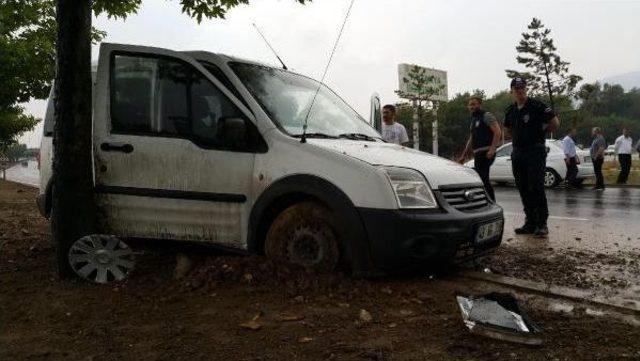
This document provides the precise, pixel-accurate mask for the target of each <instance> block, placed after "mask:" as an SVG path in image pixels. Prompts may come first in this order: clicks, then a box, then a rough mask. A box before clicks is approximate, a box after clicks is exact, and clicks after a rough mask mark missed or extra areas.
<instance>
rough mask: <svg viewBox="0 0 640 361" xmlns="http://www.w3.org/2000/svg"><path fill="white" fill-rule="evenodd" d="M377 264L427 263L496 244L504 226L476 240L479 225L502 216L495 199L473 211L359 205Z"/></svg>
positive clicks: (396, 266)
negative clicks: (362, 206) (494, 235)
mask: <svg viewBox="0 0 640 361" xmlns="http://www.w3.org/2000/svg"><path fill="white" fill-rule="evenodd" d="M359 211H360V215H361V217H362V220H363V222H364V226H365V229H366V232H367V235H368V238H369V246H370V254H371V258H372V261H373V264H374V266H375V267H376V268H379V269H381V270H384V271H392V270H400V269H405V268H413V267H430V266H437V265H441V264H448V263H451V262H461V261H465V260H469V259H473V258H475V257H478V256H480V255H482V254H484V253H486V252H488V251H490V250H492V249H495V248H496V247H498V246H499V245H500V243H501V241H502V234H503V231H504V229H502V230H500V234H499V235H498V236H496V237H494V238H492V239H489V240H486V241H483V242H482V243H480V244H476V242H475V239H476V232H477V230H478V228H479V226H480V225H482V224H486V223H489V222H492V221H496V220H502V224H503V228H504V215H503V211H502V208H501V207H499V206H497V205H496V204H494V203H490V204H489V205H488V206H487V207H485V208H484V209H481V210H477V211H473V212H461V211H457V210H451V209H449V210H398V209H395V210H391V209H386V210H385V209H371V208H359Z"/></svg>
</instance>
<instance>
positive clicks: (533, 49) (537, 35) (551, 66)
mask: <svg viewBox="0 0 640 361" xmlns="http://www.w3.org/2000/svg"><path fill="white" fill-rule="evenodd" d="M527 29H528V32H524V33H522V39H521V40H520V42H519V43H518V45H517V46H516V50H517V52H518V55H517V57H516V60H517V62H518V63H519V64H522V65H524V67H525V68H526V69H527V70H526V71H523V72H521V71H516V70H506V72H507V76H509V77H510V78H514V77H518V76H519V77H522V78H525V79H527V82H528V84H529V86H528V87H529V89H530V92H531V94H532V95H537V96H541V95H542V94H546V95H547V97H548V99H549V101H550V102H551V105H552V106H554V105H555V99H554V97H555V96H556V95H571V94H572V92H573V91H574V90H575V88H576V86H577V85H578V83H579V82H580V81H581V80H582V77H580V76H578V75H574V74H570V73H569V65H570V63H569V62H567V61H564V60H562V59H561V58H560V55H558V53H557V50H558V49H557V48H556V46H555V44H554V42H553V39H552V38H551V29H548V28H546V27H545V26H544V24H542V21H540V20H539V19H536V18H533V20H531V23H530V24H529V25H528V26H527Z"/></svg>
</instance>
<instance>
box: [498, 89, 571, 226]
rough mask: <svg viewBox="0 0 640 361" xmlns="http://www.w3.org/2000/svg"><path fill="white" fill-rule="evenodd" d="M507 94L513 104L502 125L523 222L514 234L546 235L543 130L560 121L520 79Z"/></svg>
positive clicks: (558, 123) (556, 126)
mask: <svg viewBox="0 0 640 361" xmlns="http://www.w3.org/2000/svg"><path fill="white" fill-rule="evenodd" d="M511 94H512V95H513V97H514V98H515V103H513V104H511V105H510V106H509V107H508V108H507V110H506V111H505V115H504V126H505V128H507V129H508V130H509V131H510V132H511V137H512V139H513V153H511V164H512V170H513V177H514V178H515V180H516V186H517V187H518V191H519V192H520V198H521V199H522V205H523V206H524V214H525V217H526V219H525V223H524V225H523V226H522V227H520V228H516V229H515V232H516V234H535V235H536V236H546V235H547V234H549V229H548V227H547V218H549V209H548V207H547V196H546V194H545V193H544V174H545V169H546V163H547V147H546V144H545V133H546V132H553V131H554V130H556V129H557V128H558V126H559V125H560V121H559V120H558V117H557V116H556V114H555V112H554V111H553V109H551V108H550V107H548V106H547V105H546V104H544V103H543V102H541V101H538V100H535V99H531V98H529V97H527V83H526V81H525V80H524V79H523V78H519V77H517V78H514V79H513V80H511Z"/></svg>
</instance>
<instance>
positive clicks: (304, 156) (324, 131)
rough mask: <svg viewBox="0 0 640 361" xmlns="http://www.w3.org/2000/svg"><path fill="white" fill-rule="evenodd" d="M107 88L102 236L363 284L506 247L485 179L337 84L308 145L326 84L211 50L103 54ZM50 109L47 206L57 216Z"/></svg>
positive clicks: (100, 69)
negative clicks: (394, 138) (412, 145)
mask: <svg viewBox="0 0 640 361" xmlns="http://www.w3.org/2000/svg"><path fill="white" fill-rule="evenodd" d="M93 87H94V88H93V96H94V103H93V152H94V175H95V177H94V178H95V192H96V194H97V200H98V206H99V208H100V211H101V224H100V227H101V229H100V231H101V233H103V234H109V235H114V236H116V237H118V238H119V239H126V238H144V239H170V240H180V241H195V242H204V243H211V244H215V245H218V246H223V247H229V248H233V249H237V250H242V251H247V252H250V253H266V254H267V255H268V256H271V257H274V258H277V259H281V260H284V261H287V262H291V263H294V264H300V265H303V266H309V267H316V268H320V269H325V270H331V269H334V268H335V267H337V266H339V265H340V266H343V267H345V268H346V269H348V270H350V271H351V272H353V273H356V274H369V273H371V272H377V271H381V270H382V271H389V270H394V269H398V268H405V267H407V266H413V265H429V264H434V263H435V262H445V261H451V260H453V259H454V258H456V259H467V258H470V257H474V256H477V255H479V254H480V253H482V252H484V251H487V250H490V249H492V248H495V247H497V246H498V245H499V244H500V242H501V238H502V231H503V213H502V209H501V208H500V207H499V206H497V205H496V204H495V203H493V202H491V201H490V200H489V199H488V197H487V196H486V194H485V191H484V189H483V187H482V182H481V181H480V178H479V177H478V175H477V174H476V173H475V172H474V171H473V170H471V169H468V168H466V167H463V166H460V165H458V164H456V163H453V162H451V161H448V160H445V159H442V158H438V157H435V156H432V155H429V154H426V153H422V152H419V151H416V150H413V149H409V148H405V147H402V146H399V145H395V144H389V143H385V142H384V141H383V140H382V139H381V138H380V134H379V133H378V132H377V131H376V130H375V129H374V128H372V127H371V126H370V125H369V123H367V122H366V121H365V120H363V119H362V118H361V117H360V116H359V115H358V114H357V113H356V112H355V111H354V110H353V109H352V108H351V107H349V105H347V104H346V103H345V102H344V101H343V100H342V99H341V98H340V97H338V96H337V95H336V94H335V93H333V92H332V91H331V90H330V89H329V88H327V87H325V86H322V87H321V89H320V91H319V93H318V95H317V98H316V100H315V104H314V106H313V107H312V111H311V113H310V115H309V117H308V128H307V129H306V139H304V137H303V132H304V129H303V124H304V120H305V117H306V116H307V112H308V110H309V106H310V104H311V103H312V99H313V98H314V93H315V92H316V89H317V88H318V82H316V81H314V80H312V79H310V78H307V77H305V76H302V75H299V74H296V73H293V72H290V71H287V70H283V69H279V68H274V67H271V66H266V65H262V64H258V63H255V62H250V61H246V60H240V59H237V58H233V57H229V56H225V55H220V54H213V53H209V52H202V51H198V52H175V51H171V50H166V49H158V48H150V47H142V46H132V45H120V44H106V43H103V44H102V46H101V47H100V56H99V61H98V66H97V69H96V73H95V78H94V84H93ZM374 101H377V100H376V99H375V98H374ZM50 103H52V101H50ZM49 109H50V111H48V112H47V116H46V119H45V126H44V137H43V141H42V146H41V152H42V154H41V159H42V171H41V187H40V195H39V197H38V204H39V208H40V210H41V212H42V214H43V215H44V216H47V217H48V216H49V214H50V212H51V189H52V187H53V185H52V184H51V151H52V147H51V133H52V130H53V111H52V105H51V104H49ZM375 109H379V105H376V106H375V108H374V110H375ZM374 113H378V114H379V112H377V111H376V112H374ZM89 246H90V247H94V248H95V249H94V250H91V249H89V250H87V245H85V246H84V247H81V248H83V249H84V250H85V251H86V252H88V253H89V254H90V255H92V254H95V253H97V251H98V250H99V251H100V253H101V254H102V255H104V252H109V251H110V250H109V249H108V248H113V245H112V246H111V247H105V246H104V245H102V244H100V242H97V243H95V244H91V243H90V244H89ZM112 256H114V257H115V255H112ZM89 258H90V257H89ZM82 259H83V261H84V262H90V260H87V257H83V258H82ZM70 261H71V262H72V263H73V262H75V261H74V260H73V259H71V260H70ZM102 261H103V262H104V259H103V260H102ZM72 265H73V264H72ZM73 266H74V269H78V267H77V265H73ZM85 268H86V269H89V268H90V267H88V268H87V267H85ZM85 271H86V270H85ZM85 273H86V272H85ZM94 274H95V273H94ZM110 277H112V276H110ZM116 278H118V277H117V275H116Z"/></svg>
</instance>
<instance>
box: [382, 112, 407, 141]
mask: <svg viewBox="0 0 640 361" xmlns="http://www.w3.org/2000/svg"><path fill="white" fill-rule="evenodd" d="M382 139H384V140H385V141H387V142H389V143H395V144H400V145H406V144H407V143H409V136H407V130H406V129H405V127H404V125H402V124H400V123H398V122H396V107H395V106H394V105H391V104H387V105H385V106H383V107H382Z"/></svg>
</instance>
